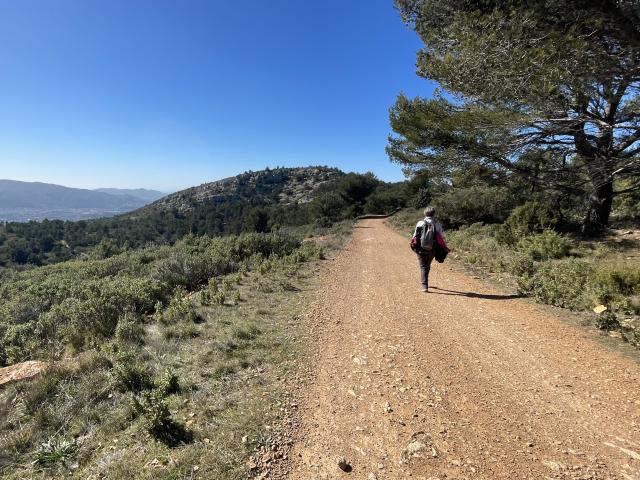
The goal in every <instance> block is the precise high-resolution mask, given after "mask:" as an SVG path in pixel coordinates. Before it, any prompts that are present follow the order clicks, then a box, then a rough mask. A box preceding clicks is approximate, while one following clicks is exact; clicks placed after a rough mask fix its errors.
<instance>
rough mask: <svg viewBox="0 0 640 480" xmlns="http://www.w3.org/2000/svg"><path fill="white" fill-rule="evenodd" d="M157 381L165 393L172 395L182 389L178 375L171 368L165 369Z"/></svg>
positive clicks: (159, 388)
mask: <svg viewBox="0 0 640 480" xmlns="http://www.w3.org/2000/svg"><path fill="white" fill-rule="evenodd" d="M156 383H157V384H158V390H160V391H161V392H163V393H164V394H165V395H171V394H174V393H178V392H179V391H180V382H179V381H178V375H177V374H176V373H175V372H174V371H173V370H171V369H167V370H165V372H164V374H163V375H162V377H161V378H160V379H159V380H158V381H157V382H156Z"/></svg>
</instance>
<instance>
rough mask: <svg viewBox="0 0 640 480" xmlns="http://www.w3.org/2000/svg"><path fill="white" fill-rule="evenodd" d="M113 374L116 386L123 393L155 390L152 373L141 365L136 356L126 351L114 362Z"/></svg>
mask: <svg viewBox="0 0 640 480" xmlns="http://www.w3.org/2000/svg"><path fill="white" fill-rule="evenodd" d="M112 374H113V376H114V378H115V381H116V386H117V387H118V388H119V389H120V391H122V392H141V391H143V390H148V389H150V388H153V379H152V376H151V373H150V372H149V370H148V369H147V368H146V366H145V365H144V364H141V363H140V362H139V361H138V359H137V356H136V354H135V353H134V352H133V351H131V350H126V351H124V352H122V353H120V354H119V355H118V358H117V359H116V361H115V362H114V365H113V369H112Z"/></svg>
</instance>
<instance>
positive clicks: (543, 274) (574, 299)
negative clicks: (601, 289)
mask: <svg viewBox="0 0 640 480" xmlns="http://www.w3.org/2000/svg"><path fill="white" fill-rule="evenodd" d="M592 274H593V266H592V265H591V264H590V263H588V262H585V261H583V260H577V259H573V258H570V259H566V260H562V261H554V262H544V263H541V264H540V265H539V266H538V268H537V270H536V271H535V273H534V274H533V275H531V276H530V277H529V276H523V277H520V278H519V279H518V286H519V288H520V292H521V293H525V294H527V295H531V296H532V297H534V298H536V299H537V300H539V301H540V302H542V303H547V304H549V305H555V306H558V307H565V308H570V309H572V310H580V309H584V308H586V307H587V306H588V300H587V296H586V288H587V286H588V285H589V280H590V278H591V276H592Z"/></svg>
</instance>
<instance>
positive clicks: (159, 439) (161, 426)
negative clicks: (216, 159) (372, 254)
mask: <svg viewBox="0 0 640 480" xmlns="http://www.w3.org/2000/svg"><path fill="white" fill-rule="evenodd" d="M351 225H352V224H351V222H344V223H341V224H338V225H336V226H334V227H333V228H332V229H330V230H323V231H320V232H319V233H320V234H315V235H310V236H309V237H308V238H307V239H305V240H304V241H301V240H300V239H299V237H298V238H295V237H291V236H290V235H289V234H278V233H273V234H244V235H240V236H238V237H224V238H209V237H200V238H195V237H187V238H185V239H183V240H181V241H179V242H177V243H176V245H174V246H172V247H168V246H163V247H151V248H149V249H144V250H142V251H139V252H135V253H133V252H127V253H123V254H119V255H115V256H114V257H110V258H108V259H102V260H95V261H88V262H83V266H82V268H84V269H85V270H84V274H85V275H93V276H99V275H103V278H110V280H111V281H116V282H117V281H121V282H125V283H126V282H130V281H131V280H132V279H131V278H127V275H130V276H135V274H136V272H137V273H138V274H139V275H140V276H143V275H144V276H145V277H147V276H149V277H150V278H153V279H157V277H158V275H160V276H162V278H163V280H162V281H161V282H160V283H162V284H163V285H164V287H165V288H168V291H166V292H164V295H165V297H164V300H163V301H162V302H161V304H160V302H155V303H154V302H153V301H151V300H153V299H152V298H149V291H151V292H152V293H153V292H156V291H155V290H154V289H151V290H149V289H145V288H140V289H139V290H137V291H136V290H135V289H134V292H135V293H132V294H130V295H131V296H132V297H131V298H128V297H126V296H125V298H124V301H130V303H129V304H127V305H125V306H124V307H123V310H122V311H121V312H119V314H118V316H117V317H116V319H115V324H114V325H113V326H110V325H106V324H104V325H103V327H104V328H103V329H98V330H95V329H94V330H91V331H90V332H89V331H87V332H84V334H86V335H87V338H86V339H85V340H86V341H83V342H79V341H77V339H76V341H77V343H76V345H75V346H73V345H67V346H66V348H63V349H57V350H52V349H42V350H36V351H31V353H30V354H29V355H34V354H35V355H43V356H45V355H46V358H48V359H50V360H54V359H56V358H58V359H59V360H58V361H57V362H56V363H55V364H54V365H53V366H52V367H51V368H50V369H49V370H48V371H46V372H45V373H44V374H43V375H41V376H40V377H39V378H37V379H35V380H33V381H28V382H22V383H16V384H13V385H10V386H8V387H6V388H4V389H0V405H1V406H2V408H1V409H0V412H1V413H0V452H1V453H0V473H2V476H3V478H8V479H11V478H15V479H17V478H20V479H22V478H41V477H46V478H69V477H71V478H110V479H112V478H113V479H119V478H187V477H188V478H220V479H226V478H228V479H239V478H246V476H247V474H248V468H249V467H248V463H247V462H248V461H249V459H250V458H251V456H252V455H255V454H256V452H263V453H264V452H271V454H272V453H273V452H275V451H276V450H277V449H278V445H279V442H280V440H281V439H280V438H279V436H278V435H279V434H278V433H277V428H275V429H274V426H276V425H279V424H281V423H282V421H281V418H280V417H281V416H282V413H283V412H282V408H283V405H286V404H287V388H288V387H287V381H288V380H287V379H288V377H289V376H291V375H294V374H295V372H296V371H297V368H298V363H297V362H298V361H299V360H300V359H302V358H304V355H305V352H304V347H303V344H302V343H300V342H299V340H300V333H301V331H302V330H301V329H302V328H303V324H302V322H301V321H300V318H301V316H302V315H303V314H304V312H305V311H306V308H307V307H308V305H309V302H311V301H312V299H313V292H314V290H313V288H312V285H313V282H314V277H315V274H316V273H317V271H318V270H319V269H320V270H321V269H322V268H323V267H322V262H323V261H324V259H325V258H326V255H327V254H328V253H330V252H333V251H336V250H337V249H339V248H341V246H342V245H343V244H344V242H345V239H346V238H347V237H348V236H349V235H350V231H351ZM132 257H135V259H134V258H132ZM136 260H137V261H138V264H137V265H130V266H129V268H128V269H125V272H122V262H125V263H135V261H136ZM47 268H48V269H49V272H48V273H50V274H53V275H54V276H55V274H56V272H57V273H58V274H60V275H62V274H64V270H65V269H71V270H72V273H73V274H74V276H75V277H76V280H77V279H78V275H79V273H78V271H77V269H78V268H79V267H78V266H77V265H74V264H73V262H69V265H67V264H65V263H62V264H58V265H55V266H52V267H45V269H47ZM203 269H204V270H203ZM40 270H41V269H37V270H34V272H39V271H40ZM81 270H82V269H81ZM115 271H119V272H120V273H115ZM61 272H62V273H61ZM150 273H151V275H149V274H150ZM33 274H34V273H30V272H24V273H22V274H21V275H23V276H27V277H28V276H29V275H33ZM35 275H38V273H35ZM81 275H82V274H80V276H81ZM119 277H121V278H119ZM125 283H121V284H120V285H117V287H118V288H117V289H118V290H124V291H130V290H131V289H129V288H125ZM168 285H172V287H170V288H169V287H168ZM23 286H24V284H23ZM49 287H51V284H49ZM34 288H36V289H38V288H45V286H43V285H42V283H41V282H37V284H36V285H34ZM64 288H66V286H65V285H64V282H63V284H62V285H60V291H58V292H57V294H58V295H59V296H60V297H64V296H65V295H68V294H69V292H65V291H64ZM23 290H24V289H23ZM26 290H29V289H28V288H27V289H26ZM98 291H99V290H98V289H94V290H91V289H89V293H87V298H86V299H85V304H84V305H83V307H84V308H81V309H78V310H80V311H87V310H88V309H87V307H89V306H91V304H94V308H95V309H96V311H97V309H100V308H102V309H106V310H102V311H101V313H100V316H101V317H103V318H104V319H105V323H106V322H107V319H108V318H111V317H108V316H104V313H105V311H108V309H110V308H112V307H113V305H110V304H109V302H106V303H105V304H102V305H101V300H105V298H104V297H100V295H99V294H98ZM91 292H93V293H95V295H96V296H94V297H91V295H92V293H91ZM31 293H33V292H31ZM39 293H42V292H39ZM49 293H50V292H49ZM156 293H157V292H156ZM5 294H6V292H5ZM76 294H77V292H75V293H74V295H75V296H77V295H76ZM90 297H91V298H90ZM107 297H108V295H107ZM67 298H68V297H67ZM141 300H144V301H141ZM120 301H123V299H120ZM136 302H138V303H137V304H136ZM145 302H146V303H145ZM63 303H64V299H61V301H60V302H59V303H58V304H57V305H60V304H63ZM48 307H49V311H51V309H55V308H56V305H48ZM149 307H150V308H149ZM70 308H71V311H70V315H71V320H72V321H74V322H77V323H76V327H79V326H81V325H82V321H83V320H85V319H83V318H82V317H81V316H79V317H73V315H76V313H77V312H76V313H74V309H73V305H72V306H71V307H70ZM136 308H140V309H141V310H139V311H138V310H136ZM96 318H97V317H96ZM96 318H94V319H93V320H95V319H96ZM66 320H69V318H66ZM75 330H78V328H76V329H75ZM59 334H60V335H63V334H64V335H67V334H68V332H67V331H64V332H59ZM54 335H55V334H54ZM94 336H95V338H94ZM64 340H65V341H70V340H71V338H66V337H65V339H64ZM62 343H63V342H61V344H62ZM25 347H27V346H26V345H25ZM29 348H35V347H29ZM36 352H39V353H36Z"/></svg>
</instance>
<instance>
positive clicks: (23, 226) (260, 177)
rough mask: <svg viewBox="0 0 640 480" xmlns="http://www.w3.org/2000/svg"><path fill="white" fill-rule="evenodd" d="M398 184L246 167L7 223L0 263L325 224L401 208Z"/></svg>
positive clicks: (322, 170) (320, 170) (0, 236)
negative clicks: (126, 204) (75, 218)
mask: <svg viewBox="0 0 640 480" xmlns="http://www.w3.org/2000/svg"><path fill="white" fill-rule="evenodd" d="M404 185H405V184H404V183H399V184H389V183H385V182H382V181H380V180H378V179H376V178H375V177H374V176H373V175H372V174H356V173H344V172H341V171H339V170H337V169H332V168H327V167H304V168H276V169H272V170H264V171H259V172H246V173H243V174H240V175H237V176H236V177H231V178H227V179H224V180H219V181H216V182H211V183H205V184H203V185H200V186H198V187H192V188H189V189H186V190H182V191H180V192H176V193H173V194H171V195H167V196H166V197H164V198H161V199H160V200H157V201H156V202H154V203H152V204H149V205H147V206H145V207H143V208H141V209H138V210H136V211H134V212H130V213H127V214H123V215H119V216H116V217H113V218H106V219H96V220H90V221H80V222H63V221H45V222H41V223H37V222H28V223H17V222H12V223H8V224H6V225H4V226H2V227H0V265H5V266H6V265H21V264H35V265H42V264H50V263H56V262H59V261H64V260H69V259H73V258H77V257H78V255H80V254H83V253H87V252H89V251H92V249H94V247H96V246H99V248H98V249H95V250H93V255H97V256H98V257H105V256H110V255H113V254H115V253H118V252H121V251H123V250H126V249H130V248H137V247H141V246H145V245H148V244H150V243H151V244H166V243H174V242H175V241H177V240H179V239H180V238H182V237H184V236H185V235H187V234H193V235H205V234H206V235H226V234H238V233H241V232H269V231H272V230H278V229H280V228H283V227H300V226H303V225H309V224H315V225H319V226H324V227H327V226H330V225H332V224H333V223H334V222H336V221H341V220H345V219H349V218H355V217H356V216H357V215H360V214H362V213H365V212H367V213H386V212H389V211H392V210H394V209H396V208H398V207H399V206H403V205H404V204H405V198H406V195H405V193H404V192H403V188H404Z"/></svg>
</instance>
